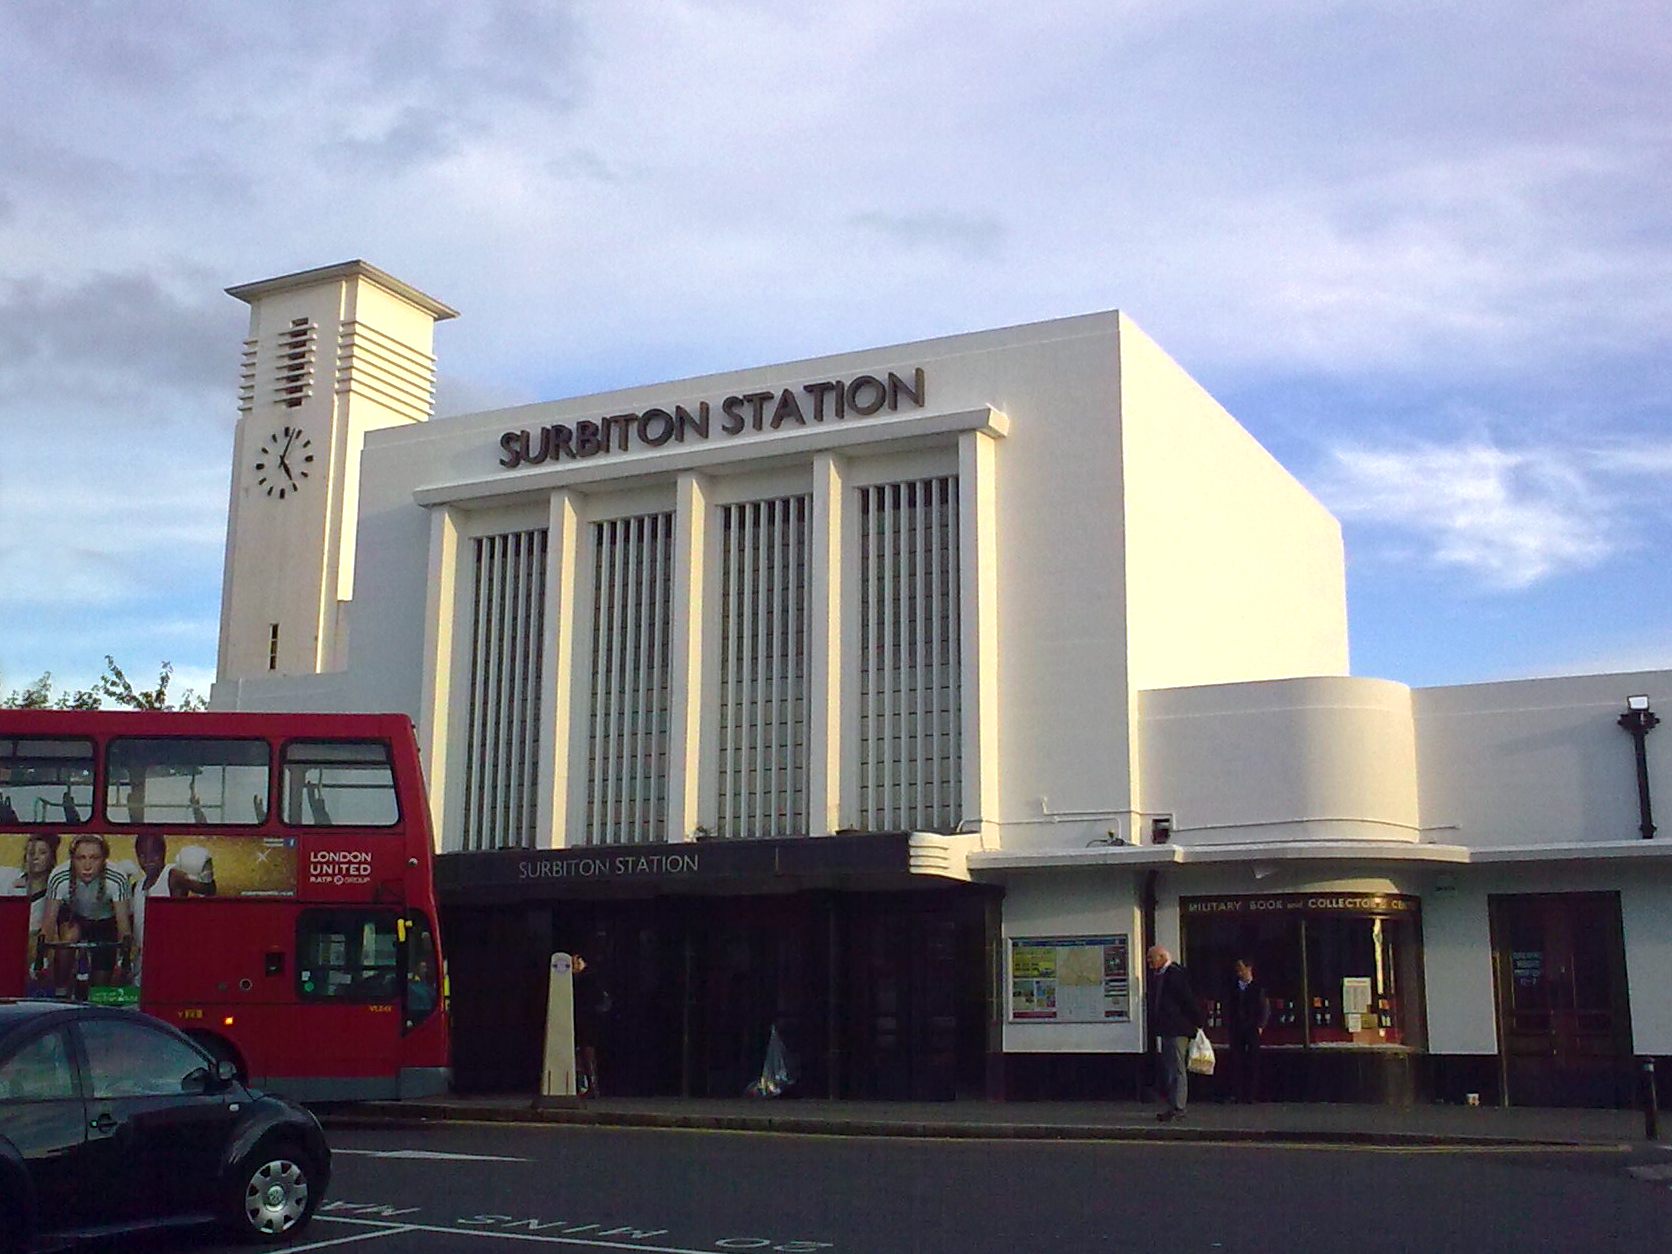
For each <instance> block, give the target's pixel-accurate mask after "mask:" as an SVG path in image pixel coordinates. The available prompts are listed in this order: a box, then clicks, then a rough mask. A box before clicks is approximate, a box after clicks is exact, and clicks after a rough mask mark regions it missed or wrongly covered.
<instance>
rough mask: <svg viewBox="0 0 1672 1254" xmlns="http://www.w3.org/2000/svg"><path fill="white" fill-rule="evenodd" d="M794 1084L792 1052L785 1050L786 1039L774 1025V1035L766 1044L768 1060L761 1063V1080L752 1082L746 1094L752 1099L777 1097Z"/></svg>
mask: <svg viewBox="0 0 1672 1254" xmlns="http://www.w3.org/2000/svg"><path fill="white" fill-rule="evenodd" d="M794 1083H795V1073H794V1071H793V1070H792V1069H791V1067H790V1052H789V1050H787V1049H785V1048H784V1038H783V1037H781V1036H779V1035H778V1027H777V1025H776V1024H774V1025H773V1028H772V1035H771V1036H770V1037H769V1038H768V1039H767V1042H766V1060H765V1061H764V1062H762V1063H761V1074H760V1078H759V1079H758V1080H753V1081H751V1082H750V1084H749V1087H748V1088H746V1089H745V1090H744V1092H745V1093H747V1094H748V1095H749V1096H750V1097H777V1096H779V1095H781V1094H782V1093H783V1091H784V1090H785V1089H787V1088H788V1087H789V1086H790V1085H792V1084H794Z"/></svg>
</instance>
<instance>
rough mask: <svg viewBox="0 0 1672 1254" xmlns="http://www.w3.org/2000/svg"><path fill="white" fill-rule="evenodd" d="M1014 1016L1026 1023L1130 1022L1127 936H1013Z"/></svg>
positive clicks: (1011, 957) (1012, 998) (1012, 978)
mask: <svg viewBox="0 0 1672 1254" xmlns="http://www.w3.org/2000/svg"><path fill="white" fill-rule="evenodd" d="M1010 1018H1011V1020H1012V1021H1013V1022H1021V1023H1127V1022H1130V1021H1131V1018H1132V985H1131V967H1130V965H1129V949H1128V943H1127V937H1126V936H1125V935H1120V936H1015V937H1012V938H1011V940H1010Z"/></svg>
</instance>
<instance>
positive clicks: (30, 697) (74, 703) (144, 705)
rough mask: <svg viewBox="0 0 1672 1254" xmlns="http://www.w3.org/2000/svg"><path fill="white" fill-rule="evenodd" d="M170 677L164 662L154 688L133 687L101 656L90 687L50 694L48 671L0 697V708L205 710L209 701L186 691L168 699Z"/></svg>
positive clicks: (170, 669) (108, 658)
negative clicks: (99, 669) (101, 662)
mask: <svg viewBox="0 0 1672 1254" xmlns="http://www.w3.org/2000/svg"><path fill="white" fill-rule="evenodd" d="M173 678H174V664H173V663H172V662H164V663H163V664H162V667H161V669H160V670H159V671H158V672H157V685H156V687H154V688H135V687H134V686H133V684H132V683H131V682H130V681H129V679H128V677H127V675H125V674H124V673H123V671H122V668H121V667H120V666H118V665H117V664H116V659H115V658H114V657H112V656H111V655H110V654H108V653H107V654H105V673H104V674H103V675H101V676H100V677H99V679H98V681H97V682H96V683H94V685H93V686H92V687H91V688H82V689H79V690H76V691H71V692H61V693H58V694H57V695H54V694H53V691H52V672H51V671H47V672H46V673H45V674H44V675H42V676H41V677H40V678H39V679H37V680H36V681H35V682H34V683H32V684H29V685H27V686H26V687H23V688H18V689H14V690H13V691H12V692H9V693H4V694H3V695H0V709H5V710H97V709H102V708H103V707H104V706H105V704H106V703H107V702H108V703H109V704H111V705H113V706H116V707H118V708H120V709H125V710H206V709H208V708H209V702H208V701H206V700H205V699H204V698H202V697H200V696H198V695H197V693H195V692H193V691H192V690H191V689H190V688H187V689H186V690H185V691H184V692H181V693H180V694H179V695H178V696H177V697H175V698H173V699H172V700H171V699H170V698H169V693H168V685H169V681H170V680H172V679H173Z"/></svg>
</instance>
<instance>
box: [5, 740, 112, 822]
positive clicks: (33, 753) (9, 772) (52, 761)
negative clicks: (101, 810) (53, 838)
mask: <svg viewBox="0 0 1672 1254" xmlns="http://www.w3.org/2000/svg"><path fill="white" fill-rule="evenodd" d="M92 817H93V742H92V741H91V740H48V739H44V738H42V739H35V738H33V737H31V738H29V739H23V738H21V737H11V736H6V737H0V826H9V825H12V824H16V823H50V824H51V825H52V826H54V827H77V826H80V825H81V824H82V823H85V822H87V820H88V819H90V818H92Z"/></svg>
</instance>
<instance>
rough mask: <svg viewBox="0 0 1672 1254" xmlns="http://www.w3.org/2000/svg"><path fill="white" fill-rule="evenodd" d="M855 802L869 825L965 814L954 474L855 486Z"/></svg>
mask: <svg viewBox="0 0 1672 1254" xmlns="http://www.w3.org/2000/svg"><path fill="white" fill-rule="evenodd" d="M859 532H860V542H859V584H860V590H859V810H860V819H861V822H862V824H863V825H864V826H865V827H867V828H869V829H870V830H872V831H900V830H909V831H930V832H950V831H953V830H955V829H956V828H957V826H958V823H959V822H960V820H961V819H962V818H963V733H962V725H963V692H962V683H961V676H962V658H961V652H960V649H959V631H960V605H961V601H962V598H961V595H960V588H959V569H958V480H957V478H956V477H954V476H948V477H943V478H936V479H916V480H908V481H906V482H903V483H883V484H877V485H875V486H872V487H864V488H861V489H860V490H859Z"/></svg>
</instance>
